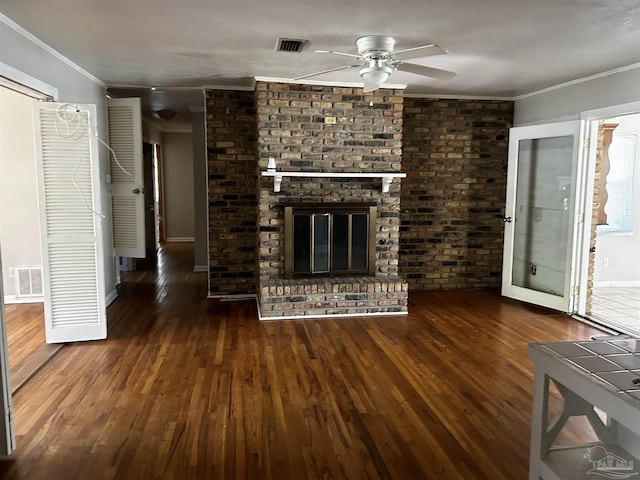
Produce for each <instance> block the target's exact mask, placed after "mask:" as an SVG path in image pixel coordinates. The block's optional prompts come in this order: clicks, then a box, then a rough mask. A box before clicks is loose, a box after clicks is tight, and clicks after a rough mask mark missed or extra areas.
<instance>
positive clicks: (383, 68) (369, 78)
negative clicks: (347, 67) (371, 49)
mask: <svg viewBox="0 0 640 480" xmlns="http://www.w3.org/2000/svg"><path fill="white" fill-rule="evenodd" d="M392 72H393V68H391V67H389V66H388V65H383V64H381V63H378V64H372V65H371V66H369V67H365V68H363V69H362V70H360V77H362V79H363V80H364V83H365V84H367V85H376V86H378V87H379V86H380V85H382V84H383V83H384V82H386V81H387V79H388V78H389V76H390V75H391V73H392Z"/></svg>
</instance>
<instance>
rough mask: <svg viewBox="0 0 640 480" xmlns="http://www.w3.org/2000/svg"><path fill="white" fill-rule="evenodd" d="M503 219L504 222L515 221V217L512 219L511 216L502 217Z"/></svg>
mask: <svg viewBox="0 0 640 480" xmlns="http://www.w3.org/2000/svg"><path fill="white" fill-rule="evenodd" d="M502 221H503V222H504V223H511V222H512V221H513V219H512V218H511V217H504V218H503V219H502Z"/></svg>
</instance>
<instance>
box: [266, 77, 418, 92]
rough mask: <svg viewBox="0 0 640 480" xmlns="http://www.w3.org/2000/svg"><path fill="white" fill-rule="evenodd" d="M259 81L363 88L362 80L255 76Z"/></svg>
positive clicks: (395, 86) (398, 87)
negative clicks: (346, 80) (339, 80)
mask: <svg viewBox="0 0 640 480" xmlns="http://www.w3.org/2000/svg"><path fill="white" fill-rule="evenodd" d="M255 78H256V81H257V82H270V83H295V84H299V85H318V86H320V87H351V88H362V85H363V84H362V82H327V81H320V80H306V79H305V80H292V79H291V78H278V77H255ZM379 88H392V89H394V90H403V89H405V88H407V85H406V84H404V83H383V84H382V85H380V87H379Z"/></svg>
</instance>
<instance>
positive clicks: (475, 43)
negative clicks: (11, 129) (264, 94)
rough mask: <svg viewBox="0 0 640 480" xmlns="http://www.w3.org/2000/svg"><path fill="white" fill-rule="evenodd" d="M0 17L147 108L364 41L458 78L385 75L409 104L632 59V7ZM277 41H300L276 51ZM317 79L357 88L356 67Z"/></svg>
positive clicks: (15, 12) (532, 2)
mask: <svg viewBox="0 0 640 480" xmlns="http://www.w3.org/2000/svg"><path fill="white" fill-rule="evenodd" d="M0 12H1V13H2V14H4V15H6V16H7V17H9V18H10V19H11V20H13V21H14V22H15V23H17V24H18V25H20V26H21V27H23V28H24V29H26V30H27V31H29V32H30V33H32V34H33V35H35V36H36V37H38V38H39V39H41V40H42V41H44V42H45V43H47V44H49V45H50V46H51V47H53V48H54V49H56V50H57V51H58V52H60V53H62V54H63V55H65V56H66V57H68V58H69V59H71V60H72V61H73V62H75V63H76V64H78V65H79V66H81V67H82V68H84V69H85V70H87V71H88V72H90V73H91V74H93V75H94V76H96V77H98V78H99V79H100V80H102V81H103V82H104V83H106V84H107V85H109V86H122V87H124V86H127V87H143V88H145V89H146V88H148V87H150V86H152V85H155V86H158V87H165V88H167V90H165V92H164V93H162V92H158V93H155V92H154V95H155V97H157V98H155V99H154V96H153V95H152V96H149V95H147V96H148V97H149V98H150V99H151V100H150V101H151V103H153V108H155V109H159V108H171V105H170V104H171V102H172V97H173V96H175V97H176V98H178V97H180V95H178V94H184V93H185V92H189V90H188V89H187V90H185V89H180V88H176V87H202V86H203V85H205V86H215V85H225V86H251V85H252V83H253V78H254V77H256V76H257V77H272V78H279V79H292V78H295V77H297V76H300V75H305V74H309V73H313V72H316V71H320V70H324V69H328V68H332V67H337V66H340V65H349V64H351V63H353V62H352V61H351V59H349V58H347V57H339V56H334V55H326V54H320V53H315V52H314V50H316V49H324V50H338V51H343V52H349V53H357V51H356V47H355V40H356V38H358V37H360V36H362V35H369V34H381V35H391V36H393V37H394V38H395V39H396V49H397V50H401V49H405V48H411V47H415V46H419V45H425V44H429V43H435V44H438V45H440V46H441V47H443V48H444V49H445V50H447V51H448V52H449V53H448V54H447V55H441V56H435V57H428V58H422V59H415V60H413V61H412V62H413V63H419V64H423V65H428V66H433V67H438V68H443V69H447V70H453V71H455V72H457V76H456V77H455V78H454V79H453V80H451V81H447V82H444V81H437V80H432V79H429V78H425V77H420V76H416V75H413V74H410V73H404V72H399V71H397V72H394V73H393V75H392V76H391V78H390V80H389V82H390V83H393V84H406V85H407V88H406V90H405V92H406V93H408V94H420V95H434V94H441V95H453V96H485V97H507V98H512V97H514V96H517V95H522V94H526V93H530V92H533V91H537V90H540V89H543V88H545V87H549V86H553V85H557V84H559V83H562V82H566V81H570V80H574V79H578V78H582V77H585V76H589V75H592V74H596V73H600V72H604V71H608V70H612V69H615V68H618V67H624V66H628V65H631V64H634V63H637V62H639V61H640V3H639V2H638V0H394V1H392V0H386V1H381V0H323V1H313V2H311V1H310V0H235V1H229V0H227V1H222V0H217V1H216V0H0ZM278 37H286V38H300V39H305V40H308V42H307V43H306V45H305V47H304V49H303V50H302V52H301V53H280V52H276V51H275V45H276V41H277V39H278ZM0 48H2V47H1V46H0ZM314 80H318V81H327V82H331V81H333V82H358V81H359V80H360V79H359V77H358V69H356V68H354V69H349V70H346V71H341V72H335V73H331V74H327V75H323V76H319V77H314ZM168 87H171V88H168ZM129 91H130V92H131V91H134V92H135V91H137V90H129ZM194 94H195V96H193V97H192V98H195V99H201V98H202V96H201V94H198V93H197V92H194V91H191V93H190V95H194ZM182 98H183V99H182V100H180V101H182V102H184V101H187V100H186V99H187V98H191V97H188V96H184V95H183V97H182ZM189 101H190V100H189ZM199 103H200V104H201V100H200V101H199Z"/></svg>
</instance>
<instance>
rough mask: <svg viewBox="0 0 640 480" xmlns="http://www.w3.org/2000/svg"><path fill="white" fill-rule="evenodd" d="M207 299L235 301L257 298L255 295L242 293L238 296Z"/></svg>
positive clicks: (216, 296) (215, 296)
mask: <svg viewBox="0 0 640 480" xmlns="http://www.w3.org/2000/svg"><path fill="white" fill-rule="evenodd" d="M207 298H212V299H217V300H222V301H234V300H252V299H254V298H257V296H256V294H255V293H240V294H237V295H207Z"/></svg>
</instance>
